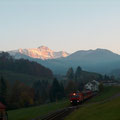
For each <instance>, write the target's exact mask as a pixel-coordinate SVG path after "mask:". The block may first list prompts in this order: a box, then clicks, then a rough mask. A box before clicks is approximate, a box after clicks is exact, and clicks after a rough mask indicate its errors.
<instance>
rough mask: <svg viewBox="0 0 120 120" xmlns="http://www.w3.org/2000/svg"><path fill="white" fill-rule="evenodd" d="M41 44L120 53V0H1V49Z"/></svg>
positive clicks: (62, 48)
mask: <svg viewBox="0 0 120 120" xmlns="http://www.w3.org/2000/svg"><path fill="white" fill-rule="evenodd" d="M41 45H44V46H47V47H49V48H51V49H53V50H55V51H60V50H64V51H67V52H69V53H72V52H75V51H77V50H88V49H96V48H104V49H109V50H112V51H113V52H116V53H118V54H120V0H0V51H8V50H15V49H19V48H37V47H39V46H41Z"/></svg>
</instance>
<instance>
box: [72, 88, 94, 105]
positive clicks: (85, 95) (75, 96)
mask: <svg viewBox="0 0 120 120" xmlns="http://www.w3.org/2000/svg"><path fill="white" fill-rule="evenodd" d="M92 96H93V94H92V91H89V90H88V91H83V92H79V91H78V92H73V93H71V94H70V102H71V104H78V103H82V102H83V101H85V100H87V99H89V98H90V97H92Z"/></svg>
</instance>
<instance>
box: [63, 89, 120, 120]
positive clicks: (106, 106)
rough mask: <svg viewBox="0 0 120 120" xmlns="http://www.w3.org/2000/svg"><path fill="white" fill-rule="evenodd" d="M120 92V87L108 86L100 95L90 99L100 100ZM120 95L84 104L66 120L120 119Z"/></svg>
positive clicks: (92, 100)
mask: <svg viewBox="0 0 120 120" xmlns="http://www.w3.org/2000/svg"><path fill="white" fill-rule="evenodd" d="M117 93H120V87H107V88H105V89H104V91H103V92H101V93H100V94H99V95H98V96H96V97H94V98H93V99H91V100H90V103H91V102H99V101H103V100H105V99H108V98H110V97H112V96H113V95H115V94H117ZM119 111H120V97H117V98H114V99H111V100H108V101H107V102H99V103H96V104H88V105H85V106H82V107H81V108H79V109H78V110H76V111H74V112H73V113H71V114H70V115H69V116H67V117H66V118H65V120H120V113H119Z"/></svg>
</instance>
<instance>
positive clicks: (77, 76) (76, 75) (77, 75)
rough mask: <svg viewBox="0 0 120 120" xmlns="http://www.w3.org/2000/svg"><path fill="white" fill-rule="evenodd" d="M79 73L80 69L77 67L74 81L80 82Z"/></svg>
mask: <svg viewBox="0 0 120 120" xmlns="http://www.w3.org/2000/svg"><path fill="white" fill-rule="evenodd" d="M81 71H82V69H81V67H80V66H78V67H77V70H76V72H75V80H80V75H81Z"/></svg>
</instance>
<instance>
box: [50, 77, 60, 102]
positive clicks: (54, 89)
mask: <svg viewBox="0 0 120 120" xmlns="http://www.w3.org/2000/svg"><path fill="white" fill-rule="evenodd" d="M61 94H62V92H61V87H60V84H59V82H58V80H57V79H56V78H55V79H54V80H53V83H52V86H51V90H50V100H51V101H52V102H53V101H57V100H59V99H61Z"/></svg>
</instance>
